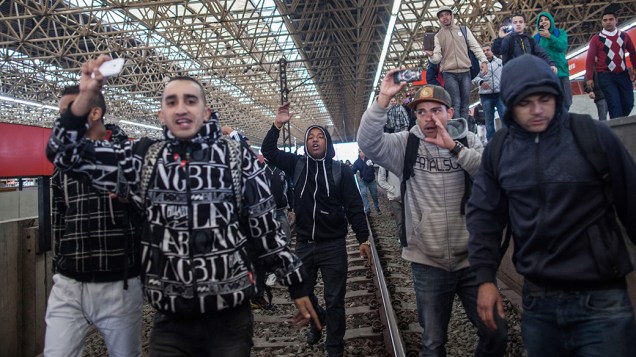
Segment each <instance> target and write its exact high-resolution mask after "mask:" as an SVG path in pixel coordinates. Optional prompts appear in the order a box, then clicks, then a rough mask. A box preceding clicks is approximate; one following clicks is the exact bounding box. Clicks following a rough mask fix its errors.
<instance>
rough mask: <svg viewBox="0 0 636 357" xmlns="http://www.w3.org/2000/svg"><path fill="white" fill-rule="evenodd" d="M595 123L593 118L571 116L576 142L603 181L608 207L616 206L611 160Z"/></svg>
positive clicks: (578, 115) (584, 115) (577, 115)
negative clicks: (604, 148) (611, 176)
mask: <svg viewBox="0 0 636 357" xmlns="http://www.w3.org/2000/svg"><path fill="white" fill-rule="evenodd" d="M594 121H595V120H594V119H592V117H590V116H589V115H586V114H572V113H571V114H570V126H571V127H572V133H573V134H574V140H575V141H576V144H577V145H578V147H579V149H581V150H582V151H583V153H584V154H585V157H586V158H587V161H589V162H590V164H592V166H593V167H594V170H595V171H596V173H597V174H598V176H599V178H600V179H601V181H603V191H604V193H605V199H606V200H607V203H608V205H614V193H613V191H612V185H611V178H610V172H609V159H608V157H607V153H606V152H605V151H604V150H603V147H602V146H601V140H600V139H599V137H598V132H597V131H598V130H597V129H596V124H595V123H594Z"/></svg>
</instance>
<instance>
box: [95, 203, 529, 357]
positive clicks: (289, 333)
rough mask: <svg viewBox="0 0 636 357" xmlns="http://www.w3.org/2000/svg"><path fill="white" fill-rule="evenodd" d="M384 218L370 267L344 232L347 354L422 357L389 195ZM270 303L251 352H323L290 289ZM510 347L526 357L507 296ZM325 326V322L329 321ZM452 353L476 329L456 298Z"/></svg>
mask: <svg viewBox="0 0 636 357" xmlns="http://www.w3.org/2000/svg"><path fill="white" fill-rule="evenodd" d="M380 206H381V208H382V210H383V215H381V216H377V215H375V214H374V215H373V216H371V217H370V218H369V225H370V227H371V232H372V238H371V240H372V249H373V258H374V261H373V264H372V266H371V267H368V266H365V263H366V260H364V259H361V258H360V254H359V251H358V243H357V241H356V240H355V234H353V233H350V234H349V235H348V237H347V252H348V259H349V269H348V279H347V293H346V296H345V308H346V320H347V332H346V334H345V356H365V357H371V356H409V357H410V356H419V355H420V351H421V328H420V326H419V324H418V321H417V310H416V304H415V292H414V290H413V279H412V276H411V268H410V264H409V263H408V262H407V261H405V260H404V259H402V258H401V256H400V248H399V243H398V242H397V238H396V237H397V236H396V233H395V231H396V228H395V223H394V222H393V218H392V217H391V214H390V210H389V207H388V201H387V200H386V199H385V198H381V199H380ZM315 293H316V296H317V297H318V299H319V301H321V304H322V305H323V306H324V300H323V299H322V296H323V285H322V281H321V279H320V276H319V279H318V284H317V286H316V291H315ZM273 295H274V298H273V301H272V303H273V307H272V308H271V309H269V310H263V309H256V310H254V348H253V349H252V356H257V357H269V356H271V357H273V356H325V355H326V352H325V351H324V347H323V346H324V341H325V334H323V338H322V339H321V341H320V342H319V343H317V344H316V345H313V346H310V345H308V344H307V342H306V337H305V333H306V331H307V327H304V328H302V329H298V328H296V327H294V326H293V325H292V323H291V317H292V315H293V314H294V313H295V311H296V308H295V307H294V305H293V303H292V302H291V301H290V299H289V293H288V291H287V288H285V287H283V286H279V285H274V286H273ZM504 300H505V310H506V315H507V320H508V323H509V344H508V352H507V354H506V356H509V357H520V356H524V355H525V352H524V351H523V346H522V343H521V337H520V327H519V314H518V312H517V311H516V310H515V309H514V308H513V307H512V304H510V303H509V302H508V301H507V300H506V299H504ZM153 314H154V312H153V311H152V309H151V308H146V309H144V336H143V339H144V340H143V349H144V355H146V353H147V351H148V338H149V336H150V332H151V331H150V329H151V325H152V315H153ZM327 329H328V326H327ZM448 330H449V331H448V343H447V345H446V346H447V356H449V357H466V356H471V355H473V354H474V350H475V347H476V345H477V336H476V331H475V329H474V328H473V326H472V325H471V324H470V322H469V321H468V319H467V318H466V317H465V314H464V309H463V307H462V305H461V303H460V302H459V300H458V299H456V300H455V302H454V306H453V314H452V317H451V321H450V324H449V328H448ZM83 355H84V356H107V355H108V354H107V351H106V348H105V346H104V344H103V340H102V339H101V336H100V335H99V334H98V333H95V334H94V335H93V336H91V337H90V338H89V341H88V342H87V348H86V350H85V352H84V354H83Z"/></svg>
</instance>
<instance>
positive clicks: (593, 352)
mask: <svg viewBox="0 0 636 357" xmlns="http://www.w3.org/2000/svg"><path fill="white" fill-rule="evenodd" d="M521 328H522V335H523V344H524V346H525V347H526V350H527V351H528V356H529V357H535V356H536V357H552V356H553V357H562V356H581V357H585V356H631V357H634V356H636V323H634V314H633V311H632V307H631V304H630V302H629V296H628V295H627V290H626V289H606V290H588V291H584V290H578V291H571V292H565V291H556V292H555V291H553V292H551V293H546V294H535V293H530V292H529V289H528V286H527V284H526V285H524V288H523V318H522V322H521Z"/></svg>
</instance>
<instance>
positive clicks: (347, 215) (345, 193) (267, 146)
mask: <svg viewBox="0 0 636 357" xmlns="http://www.w3.org/2000/svg"><path fill="white" fill-rule="evenodd" d="M385 122H386V118H385ZM382 125H383V126H384V123H383V124H382ZM313 128H319V129H320V130H321V131H322V132H323V133H324V135H325V139H326V140H327V150H326V152H325V157H323V158H320V159H314V158H312V157H311V156H310V155H297V154H294V153H289V152H285V151H283V150H279V149H278V148H277V147H276V143H277V142H278V136H279V135H280V130H278V129H277V128H276V126H274V125H272V127H271V128H270V129H269V131H268V132H267V135H266V136H265V139H264V140H263V146H262V147H261V151H262V152H263V156H265V158H266V159H267V161H269V162H271V163H272V164H273V165H275V166H276V167H278V168H280V169H281V170H283V171H285V173H286V174H287V175H289V177H296V176H295V171H296V167H297V165H296V164H297V162H298V161H299V160H304V161H305V164H304V167H303V169H302V172H301V173H300V174H299V179H298V182H295V183H294V184H295V186H294V211H295V212H296V239H297V240H298V241H301V242H302V241H325V240H331V239H345V237H346V235H347V232H348V226H349V224H351V228H352V229H353V231H354V232H355V233H356V239H357V240H358V242H359V243H362V242H365V241H366V240H368V238H369V229H368V227H367V221H366V216H365V214H364V208H363V206H362V198H361V197H360V194H359V193H358V187H357V186H356V183H355V179H354V177H353V172H351V168H349V166H347V165H344V164H340V163H336V162H335V161H334V160H333V157H334V156H335V153H336V151H335V149H334V147H333V144H332V142H331V136H330V135H329V132H328V131H327V130H325V129H324V128H323V127H320V126H317V125H313V126H310V127H309V128H308V129H307V131H306V132H305V143H307V135H308V133H309V131H311V129H313ZM334 165H340V170H341V175H342V176H341V178H340V185H339V187H336V184H335V182H334V178H333V166H334Z"/></svg>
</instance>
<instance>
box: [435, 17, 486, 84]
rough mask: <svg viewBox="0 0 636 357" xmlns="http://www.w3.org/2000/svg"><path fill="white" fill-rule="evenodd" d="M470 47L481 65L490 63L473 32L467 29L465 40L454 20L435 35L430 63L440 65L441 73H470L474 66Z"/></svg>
mask: <svg viewBox="0 0 636 357" xmlns="http://www.w3.org/2000/svg"><path fill="white" fill-rule="evenodd" d="M467 43H468V44H467ZM468 47H470V50H471V51H473V54H474V55H475V57H477V60H478V61H479V63H483V62H487V61H488V60H487V58H486V55H484V51H483V50H482V49H481V45H480V44H479V42H477V39H475V36H474V35H473V33H472V31H470V29H469V28H466V38H464V35H463V34H462V31H461V29H460V27H459V26H458V25H456V24H455V20H452V21H451V24H450V25H449V26H442V28H440V29H439V31H438V32H437V34H435V47H434V49H433V57H431V58H429V62H430V63H433V64H439V66H440V72H452V73H462V72H466V71H470V68H471V66H472V64H471V62H470V57H469V56H468Z"/></svg>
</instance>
